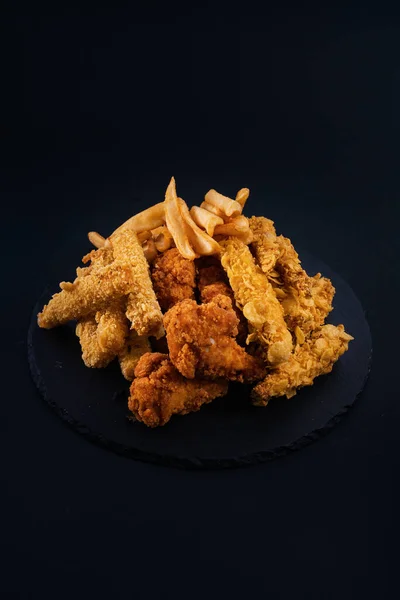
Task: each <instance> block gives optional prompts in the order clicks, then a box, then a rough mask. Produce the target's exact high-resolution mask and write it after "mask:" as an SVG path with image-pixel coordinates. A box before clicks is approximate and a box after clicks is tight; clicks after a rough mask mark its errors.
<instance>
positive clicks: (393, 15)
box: [0, 2, 400, 599]
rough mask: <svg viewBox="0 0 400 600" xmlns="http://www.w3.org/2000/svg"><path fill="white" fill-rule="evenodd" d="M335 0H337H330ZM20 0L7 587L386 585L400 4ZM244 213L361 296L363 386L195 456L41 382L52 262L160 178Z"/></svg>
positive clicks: (13, 136) (363, 593)
mask: <svg viewBox="0 0 400 600" xmlns="http://www.w3.org/2000/svg"><path fill="white" fill-rule="evenodd" d="M331 4H332V5H333V3H331ZM129 6H130V8H129V10H128V9H113V10H110V9H106V8H97V9H96V10H95V11H89V10H87V11H85V10H83V9H81V10H80V11H74V10H73V9H66V8H65V9H61V8H59V7H58V8H53V9H52V10H51V11H45V10H43V9H39V7H38V6H37V5H36V4H35V6H34V7H31V8H29V9H24V8H23V7H22V6H14V8H13V9H12V10H11V9H10V10H8V11H6V10H4V9H3V10H4V13H3V15H2V19H1V25H0V27H1V32H0V33H1V36H0V39H1V42H2V49H1V50H2V55H1V56H2V70H1V104H2V107H1V117H0V120H1V121H0V123H1V142H2V144H1V148H2V155H1V167H0V169H1V170H0V172H1V178H0V192H1V199H2V207H1V211H2V213H1V215H2V221H1V222H2V247H3V252H2V273H3V284H2V292H1V297H2V304H3V308H2V344H1V352H2V357H3V358H2V389H3V393H2V403H1V406H2V409H1V411H2V415H1V419H0V428H1V438H0V439H1V442H2V459H3V461H2V462H3V466H2V469H1V479H2V483H3V485H2V490H3V494H2V501H3V508H2V511H1V514H2V518H3V520H4V523H3V527H2V534H1V543H2V545H3V549H4V554H3V557H5V560H4V558H3V560H2V564H3V575H2V578H1V581H0V588H1V592H2V596H3V597H7V598H8V597H9V598H31V597H32V598H71V597H78V598H86V597H87V598H91V597H98V598H103V597H104V598H105V597H112V598H126V597H134V598H161V597H163V598H165V597H167V598H170V597H171V598H191V599H197V598H204V597H205V596H207V595H208V596H210V597H211V598H220V597H222V598H258V597H262V596H263V595H267V594H268V595H269V596H270V597H273V598H292V597H300V598H335V599H336V598H341V599H347V598H365V597H367V598H377V597H378V598H383V597H385V598H386V597H387V598H391V597H394V596H395V595H396V589H397V580H398V574H397V573H398V568H397V563H398V552H397V550H396V548H397V535H398V524H399V523H398V516H397V505H398V502H399V499H400V498H399V490H398V468H399V462H400V461H399V452H398V448H397V445H398V437H399V433H398V423H399V416H400V409H399V404H398V394H399V393H398V384H397V380H398V373H397V371H398V366H397V365H398V350H397V346H398V344H397V336H398V317H397V313H398V298H399V291H400V290H399V287H400V286H399V276H398V259H399V236H398V216H399V210H398V207H399V183H400V181H399V180H400V170H399V167H398V165H399V159H400V152H399V150H400V142H399V133H400V131H399V130H400V116H399V115H400V112H399V110H400V108H399V107H400V19H399V15H398V14H397V12H394V11H393V9H389V8H386V7H385V6H384V5H383V4H382V3H377V2H376V3H370V2H363V3H361V2H348V3H346V5H344V4H343V6H342V5H341V4H340V3H335V5H334V6H329V5H328V6H326V5H325V4H323V3H320V4H316V3H315V4H310V3H296V4H295V5H294V6H290V5H289V4H287V3H286V5H285V4H281V5H280V7H272V8H271V7H270V6H269V5H268V4H267V5H265V6H263V8H262V10H261V8H260V7H259V6H258V5H254V6H253V5H252V4H251V3H245V5H241V6H240V7H238V8H235V7H233V6H232V5H230V4H228V3H227V4H225V5H221V6H220V5H218V8H216V5H215V4H211V3H209V4H207V3H201V5H200V3H186V4H183V5H182V6H181V7H180V8H179V9H178V10H176V11H175V9H174V8H173V7H172V6H170V5H169V4H168V3H165V4H164V6H163V7H161V8H159V7H157V6H156V5H155V4H153V3H149V4H147V3H133V4H130V5H129ZM171 175H174V176H175V177H176V180H177V186H178V192H179V194H180V195H181V196H182V197H183V198H185V199H186V200H187V201H188V202H189V203H192V202H198V201H199V200H200V199H201V196H202V194H204V193H205V192H206V191H207V190H208V189H209V188H210V187H215V188H216V189H218V190H220V191H221V192H222V193H225V194H226V195H233V194H234V193H235V192H236V190H237V189H238V188H239V187H243V186H247V187H249V188H250V189H251V198H250V200H249V209H248V210H249V211H250V212H254V213H257V212H258V213H263V214H266V215H267V216H269V217H271V218H273V219H274V220H275V222H276V225H277V228H278V230H279V231H283V233H285V235H287V236H289V237H291V238H292V239H293V241H294V243H295V244H296V243H299V244H300V245H302V246H305V247H307V248H308V249H309V250H310V251H311V252H312V253H314V254H316V255H318V256H319V257H320V258H321V259H322V260H324V261H325V262H327V263H328V264H329V265H330V266H331V267H332V268H333V269H334V270H335V271H337V272H338V273H340V274H341V275H342V276H343V277H344V278H345V279H346V280H347V281H348V282H349V283H350V285H351V286H352V287H353V289H354V290H355V292H356V294H357V295H358V297H359V298H360V299H361V302H362V304H363V306H364V308H365V310H366V311H367V316H368V320H369V323H370V326H371V331H372V336H373V344H374V359H373V366H372V372H371V375H370V380H369V383H368V385H367V388H366V390H365V392H364V394H363V395H362V397H361V398H360V400H359V401H358V403H357V404H356V406H355V408H354V409H353V410H352V411H351V413H350V414H349V415H348V416H347V417H346V418H345V419H344V421H343V422H342V423H341V424H340V425H339V426H338V427H337V428H335V429H334V431H333V432H332V433H331V434H330V435H329V436H327V437H326V438H324V439H323V440H321V441H319V442H318V443H316V444H314V445H312V446H309V447H307V448H305V449H304V450H302V451H301V452H298V453H295V454H293V455H291V456H289V457H287V458H284V459H280V460H277V461H275V462H273V463H270V464H266V465H261V466H257V467H251V468H248V469H242V470H236V471H226V472H203V473H196V472H185V471H179V470H169V469H166V468H162V467H155V466H151V465H146V464H141V463H136V462H134V461H131V460H128V459H124V458H120V457H117V456H114V455H113V454H111V453H107V451H105V450H103V449H100V448H97V447H95V446H93V445H91V444H89V443H88V442H87V441H85V440H84V439H83V438H80V437H79V436H78V435H76V434H74V433H73V432H72V431H71V430H70V429H68V428H67V427H65V425H64V424H63V423H62V422H61V421H60V420H58V419H57V418H56V417H55V415H54V414H53V413H52V412H50V410H49V409H47V408H46V406H45V405H44V403H43V402H42V401H41V399H40V397H39V395H38V393H37V392H36V390H35V388H34V386H33V384H32V383H31V381H30V377H29V372H28V366H27V360H26V331H27V326H28V322H29V317H30V311H31V310H32V308H33V305H34V303H35V301H36V299H37V297H38V296H39V294H40V293H41V291H42V289H43V287H44V286H45V285H46V284H47V282H48V281H53V280H55V279H56V280H57V279H67V278H68V277H69V276H71V273H73V268H74V266H75V265H77V264H78V262H79V259H80V257H81V256H82V255H83V254H84V253H85V251H86V250H87V249H88V244H87V242H86V237H85V236H86V233H87V231H89V230H92V229H97V230H100V232H101V233H103V234H105V235H107V234H108V233H109V232H110V231H112V229H113V228H115V226H117V225H118V224H119V223H120V222H121V221H122V220H124V219H126V218H127V217H128V216H130V215H131V214H133V213H134V212H137V211H138V210H141V209H142V208H144V207H146V206H147V205H148V204H150V203H155V202H158V201H160V200H161V199H162V197H163V193H164V190H165V187H166V185H167V183H168V180H169V178H170V177H171Z"/></svg>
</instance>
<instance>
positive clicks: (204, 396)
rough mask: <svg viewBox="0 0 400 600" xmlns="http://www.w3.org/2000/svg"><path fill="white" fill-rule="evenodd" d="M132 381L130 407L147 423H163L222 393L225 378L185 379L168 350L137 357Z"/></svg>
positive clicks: (155, 425)
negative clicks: (214, 379)
mask: <svg viewBox="0 0 400 600" xmlns="http://www.w3.org/2000/svg"><path fill="white" fill-rule="evenodd" d="M135 375H136V377H135V379H134V380H133V382H132V385H131V395H130V398H129V409H130V410H131V411H132V412H133V414H134V415H135V417H136V418H137V420H138V421H142V423H144V424H145V425H147V426H148V427H157V426H158V425H165V424H166V423H167V422H168V421H169V420H170V419H171V417H172V416H173V415H174V414H175V415H176V414H181V415H186V414H188V413H190V412H194V411H197V410H200V408H201V407H202V405H203V404H206V403H208V402H211V401H212V400H214V398H218V397H219V396H224V395H225V394H226V393H227V391H228V382H227V381H226V380H224V379H218V380H216V381H207V380H205V379H185V378H184V377H182V375H181V374H180V373H179V371H177V369H176V368H175V367H174V365H173V364H172V363H171V361H170V360H169V357H168V354H160V353H158V352H153V353H147V354H145V355H144V356H142V358H141V359H140V360H139V362H138V365H137V367H136V369H135Z"/></svg>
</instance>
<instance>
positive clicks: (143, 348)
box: [118, 330, 151, 381]
mask: <svg viewBox="0 0 400 600" xmlns="http://www.w3.org/2000/svg"><path fill="white" fill-rule="evenodd" d="M146 352H151V346H150V342H149V338H148V337H147V336H145V335H138V334H137V333H136V331H133V330H131V331H130V332H129V336H128V340H127V342H126V344H125V346H124V348H123V349H122V351H121V352H120V354H119V356H118V360H119V366H120V367H121V372H122V375H123V376H124V377H125V379H127V380H128V381H132V379H134V377H135V369H136V365H137V364H138V362H139V360H140V358H141V357H142V356H143V354H146Z"/></svg>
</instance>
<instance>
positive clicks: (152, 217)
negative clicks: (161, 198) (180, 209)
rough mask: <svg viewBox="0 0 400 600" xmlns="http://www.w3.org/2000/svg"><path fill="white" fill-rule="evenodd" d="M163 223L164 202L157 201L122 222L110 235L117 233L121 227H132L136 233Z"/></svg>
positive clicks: (149, 229)
mask: <svg viewBox="0 0 400 600" xmlns="http://www.w3.org/2000/svg"><path fill="white" fill-rule="evenodd" d="M164 223H165V210H164V202H159V203H158V204H155V205H154V206H150V208H146V210H143V211H142V212H140V213H138V214H137V215H134V216H133V217H131V218H130V219H128V220H127V221H125V223H122V225H120V226H119V227H118V229H116V230H115V231H114V232H113V234H112V235H115V234H116V233H119V232H120V231H122V230H123V229H133V231H135V232H136V233H141V232H142V231H151V229H155V228H156V227H160V225H163V224H164Z"/></svg>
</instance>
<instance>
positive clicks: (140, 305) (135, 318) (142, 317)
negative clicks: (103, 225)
mask: <svg viewBox="0 0 400 600" xmlns="http://www.w3.org/2000/svg"><path fill="white" fill-rule="evenodd" d="M111 242H112V249H113V253H114V257H115V259H116V260H124V261H127V262H128V263H129V267H130V270H131V281H132V285H131V287H130V289H129V295H128V302H127V307H126V316H127V317H128V319H129V320H130V321H131V324H132V325H131V328H132V329H134V330H135V331H136V332H137V334H138V335H154V336H155V337H160V336H161V335H162V334H163V327H162V313H161V308H160V305H159V304H158V302H157V298H156V295H155V293H154V290H153V286H152V283H151V279H150V271H149V265H148V263H147V260H146V258H145V256H144V254H143V249H142V246H141V245H140V243H139V241H138V239H137V235H136V234H135V232H134V231H131V230H130V229H123V230H122V231H119V232H118V233H116V234H115V235H113V236H112V238H111Z"/></svg>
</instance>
